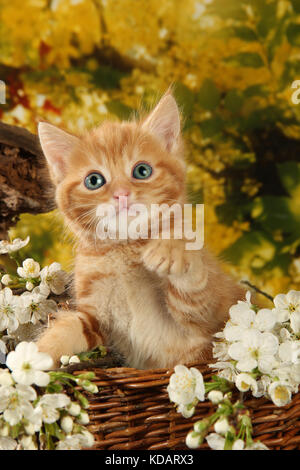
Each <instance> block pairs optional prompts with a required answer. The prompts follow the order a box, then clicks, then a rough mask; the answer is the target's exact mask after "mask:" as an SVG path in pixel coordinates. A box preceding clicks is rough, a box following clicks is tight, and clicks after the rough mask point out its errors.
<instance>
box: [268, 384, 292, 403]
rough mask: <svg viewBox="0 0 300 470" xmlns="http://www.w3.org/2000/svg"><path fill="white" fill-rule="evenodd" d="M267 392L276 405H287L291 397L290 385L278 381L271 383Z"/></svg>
mask: <svg viewBox="0 0 300 470" xmlns="http://www.w3.org/2000/svg"><path fill="white" fill-rule="evenodd" d="M268 393H269V395H270V397H271V400H272V401H273V403H274V405H276V406H284V405H287V404H288V403H290V401H291V399H292V391H291V387H290V386H289V385H287V384H286V383H282V382H279V381H276V382H273V383H271V385H270V386H269V388H268Z"/></svg>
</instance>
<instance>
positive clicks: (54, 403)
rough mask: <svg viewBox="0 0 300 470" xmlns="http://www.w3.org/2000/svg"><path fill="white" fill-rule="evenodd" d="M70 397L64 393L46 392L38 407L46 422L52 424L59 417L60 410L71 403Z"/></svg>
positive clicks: (42, 418)
mask: <svg viewBox="0 0 300 470" xmlns="http://www.w3.org/2000/svg"><path fill="white" fill-rule="evenodd" d="M70 401H71V400H70V398H69V397H68V396H67V395H64V394H63V393H46V394H45V395H43V396H42V397H41V399H40V400H39V402H38V404H37V407H36V409H37V410H38V411H39V412H40V415H41V420H42V421H43V422H44V423H48V424H52V423H55V421H57V420H58V419H59V416H60V413H59V410H60V409H63V408H66V407H67V406H68V405H69V404H70Z"/></svg>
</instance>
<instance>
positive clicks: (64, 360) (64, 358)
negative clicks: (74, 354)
mask: <svg viewBox="0 0 300 470" xmlns="http://www.w3.org/2000/svg"><path fill="white" fill-rule="evenodd" d="M69 361H70V356H61V358H60V362H61V363H62V365H63V366H67V365H68V364H69Z"/></svg>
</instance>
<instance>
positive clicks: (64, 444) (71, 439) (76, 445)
mask: <svg viewBox="0 0 300 470" xmlns="http://www.w3.org/2000/svg"><path fill="white" fill-rule="evenodd" d="M86 442H87V439H86V438H84V436H83V435H81V434H73V435H68V436H66V437H65V439H64V440H63V441H59V442H58V444H57V446H56V450H80V449H81V447H82V446H83V445H84V444H85V443H86Z"/></svg>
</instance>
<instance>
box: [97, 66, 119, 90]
mask: <svg viewBox="0 0 300 470" xmlns="http://www.w3.org/2000/svg"><path fill="white" fill-rule="evenodd" d="M126 75H127V74H126V73H124V72H122V71H120V70H118V69H113V68H112V67H110V66H108V65H101V67H98V68H97V69H96V70H94V71H93V72H92V73H91V83H93V84H94V85H95V86H96V87H98V88H102V89H104V90H112V89H114V88H120V81H121V79H122V78H123V77H125V76H126Z"/></svg>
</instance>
